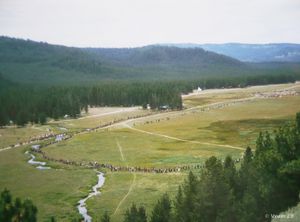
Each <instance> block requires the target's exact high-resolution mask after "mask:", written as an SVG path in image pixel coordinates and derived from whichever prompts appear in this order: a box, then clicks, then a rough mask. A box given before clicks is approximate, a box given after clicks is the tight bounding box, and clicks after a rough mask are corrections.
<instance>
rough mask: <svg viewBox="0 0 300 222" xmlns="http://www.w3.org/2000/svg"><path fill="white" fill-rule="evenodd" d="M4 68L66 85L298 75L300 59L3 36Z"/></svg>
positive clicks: (16, 77)
mask: <svg viewBox="0 0 300 222" xmlns="http://www.w3.org/2000/svg"><path fill="white" fill-rule="evenodd" d="M273 67H276V68H273ZM0 72H1V73H2V75H3V76H4V77H5V78H6V79H9V80H11V81H14V82H19V83H26V84H28V83H29V84H32V83H34V84H43V85H58V84H60V85H65V84H79V83H80V84H90V83H95V82H103V81H108V80H125V81H126V80H130V81H131V80H134V81H136V80H139V81H146V80H169V81H170V80H192V79H202V78H208V77H213V78H216V77H221V78H225V77H245V76H258V75H270V74H272V75H273V74H277V75H279V74H289V75H294V76H298V77H299V75H300V64H298V63H276V64H275V63H274V64H268V65H256V64H248V63H243V62H240V61H238V60H236V59H233V58H231V57H228V56H224V55H220V54H217V53H214V52H210V51H206V50H203V49H201V48H188V49H184V48H178V47H168V46H145V47H138V48H119V49H118V48H75V47H65V46H59V45H51V44H48V43H44V42H34V41H30V40H22V39H15V38H9V37H0Z"/></svg>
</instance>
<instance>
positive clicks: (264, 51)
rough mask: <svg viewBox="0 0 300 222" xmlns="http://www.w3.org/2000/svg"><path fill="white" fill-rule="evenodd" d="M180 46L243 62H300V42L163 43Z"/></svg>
mask: <svg viewBox="0 0 300 222" xmlns="http://www.w3.org/2000/svg"><path fill="white" fill-rule="evenodd" d="M163 45H164V46H176V47H179V48H203V49H205V50H209V51H212V52H216V53H220V54H223V55H227V56H230V57H233V58H235V59H238V60H240V61H243V62H300V44H288V43H278V44H241V43H226V44H163Z"/></svg>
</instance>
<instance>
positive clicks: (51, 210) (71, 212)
mask: <svg viewBox="0 0 300 222" xmlns="http://www.w3.org/2000/svg"><path fill="white" fill-rule="evenodd" d="M25 150H26V149H24V148H15V149H11V150H7V151H3V152H1V153H0V191H2V190H3V189H4V188H7V189H8V190H10V191H11V193H12V194H13V197H20V198H22V199H25V198H30V199H31V200H32V201H33V202H34V204H35V205H36V206H37V207H38V221H50V217H51V216H55V217H56V219H57V221H70V220H71V219H72V218H78V216H79V214H78V212H77V208H76V205H77V202H78V201H79V200H80V199H81V198H82V197H83V196H85V195H87V193H88V192H89V190H90V189H91V187H92V185H93V184H95V183H96V181H97V177H96V173H95V172H94V171H93V170H90V169H77V168H76V169H75V168H71V167H69V169H50V170H38V169H36V168H35V167H34V166H32V165H30V164H28V163H27V160H28V159H29V158H28V156H27V155H25V154H24V151H25Z"/></svg>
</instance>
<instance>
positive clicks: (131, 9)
mask: <svg viewBox="0 0 300 222" xmlns="http://www.w3.org/2000/svg"><path fill="white" fill-rule="evenodd" d="M0 35H4V36H10V37H17V38H24V39H31V40H36V41H43V42H48V43H53V44H61V45H67V46H79V47H135V46H142V45H148V44H156V43H226V42H242V43H275V42H276V43H280V42H290V43H300V0H0Z"/></svg>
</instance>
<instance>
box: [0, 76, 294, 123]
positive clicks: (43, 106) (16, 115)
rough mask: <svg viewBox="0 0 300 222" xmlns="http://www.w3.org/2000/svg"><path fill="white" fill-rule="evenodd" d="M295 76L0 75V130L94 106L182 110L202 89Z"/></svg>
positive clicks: (288, 79) (287, 79)
mask: <svg viewBox="0 0 300 222" xmlns="http://www.w3.org/2000/svg"><path fill="white" fill-rule="evenodd" d="M296 79H297V76H294V75H286V74H281V75H266V76H263V75H260V76H243V77H224V78H222V77H215V78H213V77H210V78H202V79H198V80H187V81H146V82H141V81H139V82H132V81H119V82H117V81H106V82H103V83H95V84H91V83H89V84H88V85H82V86H79V85H78V84H77V85H75V86H73V85H68V84H62V85H59V86H47V85H25V84H16V83H12V82H10V81H8V80H6V79H4V78H3V77H1V75H0V86H1V87H0V126H3V125H7V124H9V122H10V121H12V122H13V123H14V124H17V125H20V126H23V125H25V124H26V123H28V122H31V123H41V124H44V123H45V122H46V119H47V117H50V118H54V119H58V118H61V117H63V116H65V115H68V116H71V117H74V118H75V117H77V116H78V115H79V114H80V112H81V111H82V110H86V111H87V110H88V107H89V106H91V107H94V106H127V107H128V106H143V107H146V105H147V104H150V106H151V108H152V109H157V108H159V107H160V106H165V105H167V106H168V107H169V108H171V109H181V108H182V99H181V94H182V93H188V92H191V91H192V90H193V89H195V88H197V87H198V86H200V87H201V88H203V89H209V88H222V87H245V86H249V85H261V84H274V83H287V82H294V81H295V80H296Z"/></svg>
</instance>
